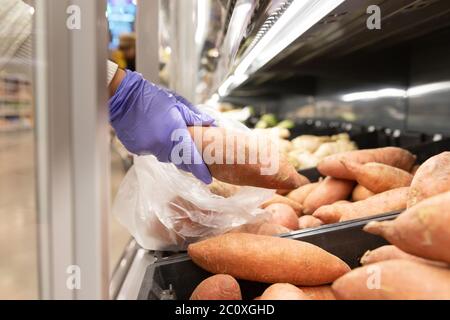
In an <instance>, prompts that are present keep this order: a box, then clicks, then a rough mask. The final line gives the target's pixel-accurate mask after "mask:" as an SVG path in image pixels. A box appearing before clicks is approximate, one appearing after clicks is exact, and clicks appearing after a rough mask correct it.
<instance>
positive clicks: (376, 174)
mask: <svg viewBox="0 0 450 320" xmlns="http://www.w3.org/2000/svg"><path fill="white" fill-rule="evenodd" d="M342 163H343V164H344V166H345V167H346V168H347V170H348V171H349V172H350V173H351V174H352V175H353V176H354V177H355V180H356V181H357V182H358V184H360V185H362V186H364V187H365V188H366V189H368V190H369V191H371V192H373V193H381V192H384V191H388V190H392V189H396V188H401V187H409V186H410V184H411V181H412V178H413V176H412V174H410V173H409V172H407V171H405V170H402V169H399V168H395V167H391V166H388V165H385V164H382V163H375V162H368V163H366V164H359V163H357V162H351V161H343V162H342Z"/></svg>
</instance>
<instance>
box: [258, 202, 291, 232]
mask: <svg viewBox="0 0 450 320" xmlns="http://www.w3.org/2000/svg"><path fill="white" fill-rule="evenodd" d="M265 210H266V211H268V212H270V215H271V217H270V219H269V221H268V222H269V223H272V224H278V225H280V226H283V227H286V228H288V229H291V230H297V229H298V217H297V214H296V213H295V211H294V209H292V208H291V207H290V206H288V205H287V204H284V203H274V204H271V205H270V206H268V207H267V208H266V209H265Z"/></svg>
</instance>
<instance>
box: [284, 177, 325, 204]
mask: <svg viewBox="0 0 450 320" xmlns="http://www.w3.org/2000/svg"><path fill="white" fill-rule="evenodd" d="M318 185H319V182H315V183H309V184H306V185H304V186H301V187H300V188H297V189H295V190H294V191H291V192H290V193H289V194H288V195H287V198H289V199H291V200H292V201H295V202H297V203H300V204H302V205H303V202H304V201H305V199H306V197H307V196H308V195H309V194H310V193H311V191H313V190H314V188H316V187H317V186H318Z"/></svg>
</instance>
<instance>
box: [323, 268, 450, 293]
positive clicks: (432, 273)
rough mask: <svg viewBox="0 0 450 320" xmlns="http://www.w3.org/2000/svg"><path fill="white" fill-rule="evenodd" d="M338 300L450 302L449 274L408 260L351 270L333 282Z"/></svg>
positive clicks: (445, 270)
mask: <svg viewBox="0 0 450 320" xmlns="http://www.w3.org/2000/svg"><path fill="white" fill-rule="evenodd" d="M332 289H333V292H334V294H335V295H336V297H337V298H338V299H339V300H381V299H385V300H410V299H414V300H416V299H417V300H428V299H446V300H447V299H450V270H449V269H446V268H440V267H435V266H430V265H427V264H422V263H418V262H413V261H408V260H387V261H382V262H378V263H374V264H371V265H368V266H365V267H361V268H357V269H354V270H353V271H351V272H349V273H347V274H346V275H344V276H343V277H341V278H339V279H338V280H336V281H335V282H334V283H333V285H332Z"/></svg>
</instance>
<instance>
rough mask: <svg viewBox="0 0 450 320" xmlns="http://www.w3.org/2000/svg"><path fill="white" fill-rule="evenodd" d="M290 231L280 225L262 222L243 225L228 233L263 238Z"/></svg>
mask: <svg viewBox="0 0 450 320" xmlns="http://www.w3.org/2000/svg"><path fill="white" fill-rule="evenodd" d="M291 231H292V230H291V229H288V228H286V227H283V226H281V225H278V224H273V223H268V222H264V221H263V222H257V223H252V224H244V225H242V226H240V227H237V228H234V229H232V230H230V231H229V233H250V234H260V235H264V236H276V235H279V234H282V233H289V232H291Z"/></svg>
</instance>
